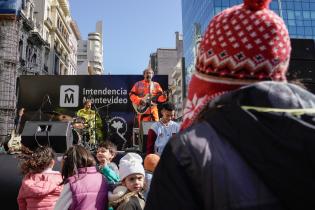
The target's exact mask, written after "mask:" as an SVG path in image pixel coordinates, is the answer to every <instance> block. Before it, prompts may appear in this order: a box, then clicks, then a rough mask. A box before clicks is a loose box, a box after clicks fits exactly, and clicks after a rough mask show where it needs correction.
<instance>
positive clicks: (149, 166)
mask: <svg viewBox="0 0 315 210" xmlns="http://www.w3.org/2000/svg"><path fill="white" fill-rule="evenodd" d="M159 161H160V156H158V155H157V154H149V155H147V156H146V157H145V158H144V170H145V179H144V181H145V184H146V189H145V191H144V198H145V199H147V197H148V194H149V191H150V184H151V180H152V177H153V172H154V170H155V167H156V166H157V164H158V163H159Z"/></svg>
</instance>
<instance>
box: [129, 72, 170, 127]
mask: <svg viewBox="0 0 315 210" xmlns="http://www.w3.org/2000/svg"><path fill="white" fill-rule="evenodd" d="M143 76H144V79H143V80H141V81H138V82H136V83H135V84H134V86H133V87H132V89H131V91H130V93H129V97H130V100H131V102H132V104H133V105H134V107H135V109H136V112H137V113H138V116H137V120H138V126H139V127H140V123H141V121H158V120H159V115H158V108H157V105H156V102H159V103H163V102H165V101H166V100H167V96H166V95H165V94H164V93H163V89H162V88H161V86H160V84H159V83H157V82H153V81H152V78H153V76H154V72H153V70H152V69H151V68H150V67H148V68H147V69H145V70H144V71H143ZM140 107H141V108H143V107H144V108H143V109H142V110H144V112H143V113H140V112H141V111H142V110H141V111H140V112H139V110H137V108H140Z"/></svg>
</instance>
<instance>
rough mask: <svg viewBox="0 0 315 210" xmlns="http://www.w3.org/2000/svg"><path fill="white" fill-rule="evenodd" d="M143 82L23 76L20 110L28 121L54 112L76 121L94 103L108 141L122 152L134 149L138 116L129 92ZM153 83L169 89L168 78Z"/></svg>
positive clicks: (132, 78)
mask: <svg viewBox="0 0 315 210" xmlns="http://www.w3.org/2000/svg"><path fill="white" fill-rule="evenodd" d="M142 79H143V76H142V75H95V76H88V75H75V76H21V77H20V78H19V81H18V108H21V107H24V108H25V110H26V111H25V120H34V121H35V120H36V121H46V120H49V119H51V118H50V115H48V116H47V113H50V112H52V111H54V112H56V113H60V114H62V115H67V116H71V117H73V118H75V114H76V112H77V111H78V110H79V109H81V108H82V107H83V102H84V101H85V100H87V99H90V100H92V102H93V109H94V110H96V111H97V112H98V113H99V115H100V117H101V119H102V122H103V132H104V138H106V137H108V138H111V139H112V140H113V141H114V142H115V143H116V144H117V145H118V147H119V148H120V149H121V148H122V147H123V146H125V147H126V146H131V137H132V128H133V125H134V123H135V121H134V119H135V118H134V116H135V112H134V109H133V107H132V104H131V101H130V99H129V92H130V90H131V88H132V86H133V85H134V84H135V83H136V82H137V81H139V80H142ZM153 80H154V81H156V82H158V83H160V85H161V86H162V88H163V90H166V89H167V81H168V76H167V75H156V76H154V78H153Z"/></svg>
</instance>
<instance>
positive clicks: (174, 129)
mask: <svg viewBox="0 0 315 210" xmlns="http://www.w3.org/2000/svg"><path fill="white" fill-rule="evenodd" d="M151 129H152V130H153V131H154V132H155V134H156V140H155V144H154V151H155V153H157V154H158V155H161V154H162V152H163V150H164V147H165V145H166V144H167V142H168V141H169V140H170V138H171V137H172V135H174V134H175V133H178V131H179V124H178V123H177V122H174V121H172V120H171V121H169V122H168V123H167V124H164V123H162V122H161V121H159V122H156V123H153V124H152V126H151Z"/></svg>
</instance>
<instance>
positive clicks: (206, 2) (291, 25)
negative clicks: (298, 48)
mask: <svg viewBox="0 0 315 210" xmlns="http://www.w3.org/2000/svg"><path fill="white" fill-rule="evenodd" d="M241 3H243V0H182V22H183V36H184V38H183V42H184V57H185V65H186V69H188V72H187V77H188V78H187V80H189V78H190V72H189V71H190V70H189V69H191V68H192V66H193V63H194V55H193V49H194V46H195V40H194V24H195V23H199V24H200V26H201V34H202V35H203V33H204V31H205V29H206V27H207V26H208V23H209V21H210V20H211V18H212V17H213V16H214V15H215V14H217V13H218V12H220V11H222V10H223V9H225V8H227V7H230V6H232V5H237V4H241ZM270 8H271V9H272V10H274V11H275V12H276V13H277V14H278V15H280V16H281V17H282V18H283V19H284V21H285V23H286V25H287V27H288V30H289V33H290V36H291V38H308V39H315V0H272V2H271V4H270ZM186 84H188V83H186Z"/></svg>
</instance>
